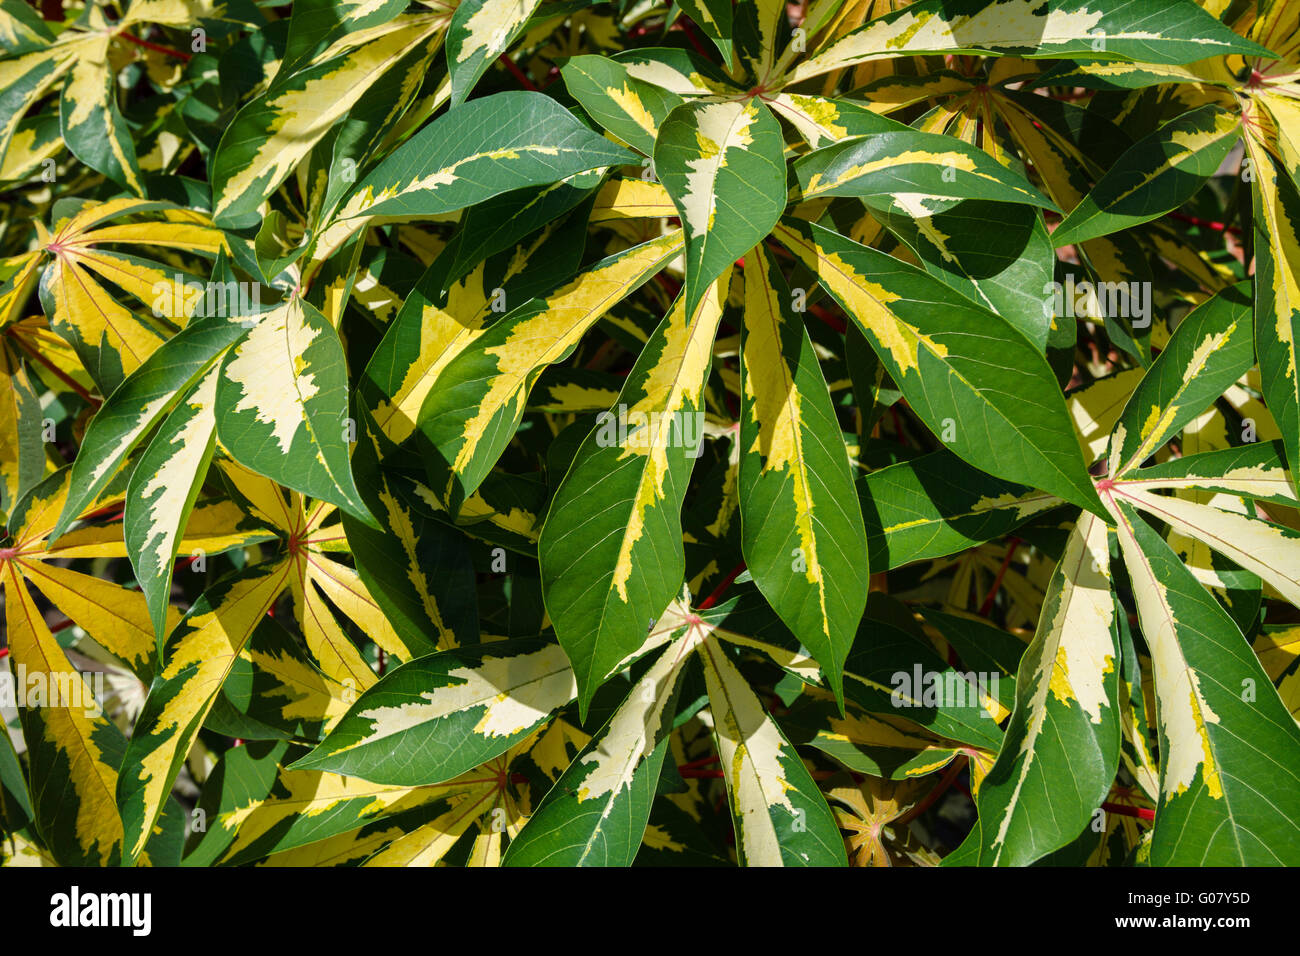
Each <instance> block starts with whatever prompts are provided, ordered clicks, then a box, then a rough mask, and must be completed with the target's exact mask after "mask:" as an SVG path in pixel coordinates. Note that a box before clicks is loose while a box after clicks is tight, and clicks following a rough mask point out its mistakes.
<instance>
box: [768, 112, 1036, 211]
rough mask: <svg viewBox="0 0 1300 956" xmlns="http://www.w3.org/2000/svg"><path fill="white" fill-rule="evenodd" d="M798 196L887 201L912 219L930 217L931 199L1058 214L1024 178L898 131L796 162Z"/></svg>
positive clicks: (946, 142) (970, 150)
mask: <svg viewBox="0 0 1300 956" xmlns="http://www.w3.org/2000/svg"><path fill="white" fill-rule="evenodd" d="M793 165H794V177H795V179H797V180H798V183H799V193H798V194H799V197H800V198H802V199H805V200H806V199H815V198H817V197H819V196H859V197H865V196H875V197H890V198H891V199H892V202H893V206H894V208H895V209H897V210H898V211H900V212H903V213H906V214H908V215H911V216H928V215H931V214H932V213H933V212H937V211H941V210H938V209H934V208H933V207H932V204H931V205H930V206H927V204H926V201H927V199H929V198H930V197H938V198H941V199H988V200H993V201H997V202H1011V203H1028V204H1029V205H1033V206H1043V207H1045V208H1047V209H1056V205H1055V203H1053V202H1052V201H1051V200H1050V199H1048V198H1047V197H1046V196H1044V195H1043V194H1042V193H1040V192H1039V191H1038V190H1037V189H1035V188H1034V187H1033V186H1031V185H1030V184H1029V182H1028V181H1027V180H1026V179H1025V178H1024V177H1023V176H1020V175H1018V174H1016V173H1014V172H1012V171H1011V170H1010V169H1008V168H1007V167H1005V166H1003V165H1002V164H1001V163H999V162H998V161H997V160H995V159H993V158H992V157H990V156H989V155H988V154H987V153H985V152H983V151H982V150H979V149H976V148H975V147H973V146H970V145H968V144H966V143H963V142H962V141H961V140H958V139H954V138H953V137H951V136H941V135H939V134H938V133H920V132H917V131H916V130H900V131H898V132H885V133H879V134H876V135H868V136H862V137H855V138H852V139H848V140H845V141H844V142H840V143H835V144H833V145H830V146H823V147H822V148H821V149H815V150H813V151H812V152H810V153H805V154H804V155H803V156H801V157H799V158H798V159H797V160H795V161H794V164H793Z"/></svg>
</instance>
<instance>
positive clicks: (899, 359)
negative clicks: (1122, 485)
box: [776, 220, 1101, 512]
mask: <svg viewBox="0 0 1300 956" xmlns="http://www.w3.org/2000/svg"><path fill="white" fill-rule="evenodd" d="M776 236H777V238H778V239H779V240H780V241H781V242H782V244H784V245H785V246H787V247H788V248H789V249H790V251H792V252H793V253H795V255H796V256H797V257H798V258H799V259H800V260H801V261H802V262H803V263H804V264H805V265H806V266H808V268H810V269H812V270H813V271H814V272H816V273H817V276H818V278H819V279H820V280H821V283H822V285H823V286H824V287H825V288H826V289H827V291H828V292H830V293H831V295H832V296H834V297H835V299H836V301H838V302H839V304H840V305H841V306H842V307H843V308H844V310H845V311H846V312H848V314H849V315H851V316H852V317H853V318H854V320H855V321H856V322H857V323H858V324H859V325H860V326H861V327H862V330H863V331H864V332H865V333H866V335H867V339H868V341H870V342H871V345H872V347H873V348H874V349H875V350H876V353H877V354H878V355H879V356H880V358H881V360H882V361H883V362H884V363H885V365H886V367H887V368H888V369H889V373H890V376H891V377H892V378H893V380H894V382H895V383H896V384H897V386H898V388H900V389H901V390H902V392H903V394H904V395H905V396H906V397H907V400H908V404H909V405H910V406H911V408H912V411H914V412H915V413H916V414H917V415H918V416H919V417H920V418H921V420H922V421H923V422H925V424H926V426H927V427H928V428H929V429H930V430H931V431H932V432H934V433H935V435H937V436H938V437H939V438H940V440H942V441H943V442H944V444H945V445H947V446H948V447H949V448H950V449H952V450H953V451H954V452H956V453H957V454H958V455H960V456H961V457H962V458H964V459H966V460H967V461H968V462H970V463H971V464H973V465H975V466H976V467H977V468H980V469H981V470H983V471H987V472H988V473H989V474H992V475H996V476H998V477H1000V478H1006V479H1008V480H1010V481H1016V482H1020V483H1023V484H1026V485H1031V486H1032V487H1035V488H1040V489H1042V490H1044V491H1047V492H1050V493H1052V494H1054V495H1057V496H1059V497H1061V498H1063V499H1065V500H1066V501H1069V502H1072V503H1074V504H1078V505H1082V506H1083V507H1086V508H1087V509H1088V510H1090V511H1094V512H1095V511H1099V510H1101V502H1100V500H1099V499H1098V498H1097V494H1096V492H1095V491H1094V489H1093V487H1092V482H1091V481H1090V480H1089V479H1088V473H1087V468H1086V466H1085V464H1084V461H1083V458H1082V455H1081V453H1080V450H1079V445H1078V442H1077V441H1076V440H1075V438H1074V435H1073V434H1072V431H1073V430H1072V429H1071V428H1070V427H1069V426H1068V425H1067V424H1066V422H1067V421H1068V414H1067V412H1066V409H1065V400H1064V398H1063V397H1062V396H1061V392H1060V389H1059V387H1058V386H1057V384H1056V376H1055V375H1054V374H1053V373H1052V370H1051V368H1050V367H1049V366H1048V364H1047V360H1046V358H1044V357H1043V355H1042V354H1041V353H1039V352H1038V351H1037V349H1035V348H1034V346H1033V344H1032V343H1031V342H1030V341H1029V340H1028V339H1026V338H1025V337H1024V336H1023V335H1022V334H1021V333H1020V332H1019V331H1018V330H1017V329H1016V328H1015V327H1014V326H1012V325H1011V324H1010V323H1008V322H1007V321H1006V320H1005V319H1003V318H1001V317H1000V316H998V315H996V314H995V313H992V312H987V311H985V310H983V309H981V308H980V307H979V306H977V305H975V304H974V303H973V302H971V301H970V300H968V299H965V298H962V297H961V296H958V295H957V294H956V293H954V292H952V290H950V289H949V288H948V287H947V286H946V285H944V284H943V283H942V282H940V281H939V280H938V279H935V278H933V277H931V276H929V275H926V274H925V273H924V272H921V271H920V270H919V269H916V268H915V267H913V266H909V265H906V264H905V263H902V262H900V261H899V260H897V259H894V258H893V257H892V256H888V255H885V254H884V253H881V252H877V251H876V250H874V249H869V248H867V247H866V246H861V245H858V244H857V243H856V242H852V241H851V240H848V239H845V238H844V237H843V236H840V235H838V234H836V233H834V232H831V231H830V230H828V229H823V228H822V227H821V226H817V225H812V224H806V223H801V222H798V221H796V220H786V221H785V222H783V223H782V224H781V226H779V227H778V228H777V230H776ZM938 302H942V303H943V308H942V310H939V309H936V308H935V303H938Z"/></svg>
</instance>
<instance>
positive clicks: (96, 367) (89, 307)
mask: <svg viewBox="0 0 1300 956" xmlns="http://www.w3.org/2000/svg"><path fill="white" fill-rule="evenodd" d="M137 215H150V216H153V217H157V218H160V219H161V220H162V221H143V222H130V221H127V222H117V223H110V220H114V219H120V218H123V217H127V216H137ZM42 239H43V241H42V246H43V249H44V254H45V255H47V256H50V257H51V259H50V260H49V263H48V265H46V267H45V269H44V271H43V272H42V274H41V284H40V295H41V301H42V303H43V304H44V305H45V309H46V312H47V314H49V315H50V317H51V319H50V327H51V328H52V329H53V330H54V331H55V332H57V333H58V334H59V335H61V336H62V337H63V338H64V339H66V340H67V341H68V343H69V344H70V345H72V347H73V348H74V349H76V352H77V355H78V356H79V357H80V359H81V361H82V363H83V364H84V365H85V367H86V370H87V371H88V372H89V373H90V375H91V377H92V378H93V379H94V381H95V383H96V384H97V385H98V386H99V387H100V390H101V391H102V392H104V393H105V394H108V393H110V392H111V391H112V390H113V389H115V388H116V387H117V385H118V384H119V383H120V382H121V381H122V380H123V378H125V377H126V376H128V375H130V374H131V373H132V372H134V371H135V370H136V369H137V368H139V367H140V365H141V364H142V363H144V361H145V360H146V359H147V358H148V357H149V356H150V355H151V354H152V353H153V352H154V351H155V350H156V349H157V348H159V347H160V346H161V345H162V343H163V342H164V341H165V340H166V338H167V335H168V333H169V332H170V331H171V326H173V325H174V326H180V325H184V324H185V323H186V321H187V320H188V318H189V316H190V314H191V313H192V312H193V311H194V310H195V309H196V308H197V307H198V306H199V304H200V303H201V302H202V301H203V299H204V296H197V297H196V296H194V295H193V293H192V292H189V291H187V290H185V289H182V288H180V287H179V286H178V275H179V282H185V281H187V280H188V279H189V278H190V277H189V276H188V275H186V274H184V273H182V272H181V270H178V269H176V268H174V267H167V266H164V265H162V264H160V263H158V262H154V261H151V260H147V259H143V258H139V257H137V256H135V255H128V254H126V253H123V252H119V251H118V250H117V249H116V248H113V247H116V246H118V245H120V244H129V245H130V246H132V247H146V248H147V247H153V250H151V253H152V254H153V255H158V256H160V257H161V256H162V255H165V254H166V252H167V251H168V250H172V249H179V250H184V251H188V252H193V253H197V254H200V255H212V254H215V253H216V252H218V251H219V250H220V248H221V247H222V244H223V242H224V240H223V239H222V237H221V234H220V233H219V232H218V231H217V230H215V229H213V228H212V226H211V225H210V224H209V222H208V219H207V217H206V216H204V215H202V214H201V213H197V212H192V211H190V210H187V209H178V208H176V207H175V206H172V205H171V204H169V203H165V202H149V201H145V200H136V199H114V200H110V201H109V202H104V203H87V204H85V205H84V206H83V207H82V208H81V209H80V210H78V211H76V212H75V213H74V214H73V215H71V216H68V217H66V218H64V217H61V216H56V217H55V221H54V223H53V225H52V227H51V229H50V234H49V236H48V237H45V236H42ZM106 247H107V248H106ZM105 282H108V283H111V284H112V285H114V286H116V287H117V288H120V289H121V290H123V291H124V292H126V293H128V294H129V295H130V296H131V297H132V298H134V299H136V300H138V301H139V302H140V303H141V304H142V305H143V307H144V308H143V309H139V308H134V309H133V308H131V307H128V305H125V304H123V303H122V302H121V301H119V300H118V299H117V298H116V297H115V296H114V295H113V294H111V293H110V292H109V291H108V289H107V288H105ZM223 291H224V290H223ZM145 309H147V310H149V312H151V313H152V314H151V315H150V316H149V317H148V318H145V317H143V316H142V314H141V313H143V311H144V310H145Z"/></svg>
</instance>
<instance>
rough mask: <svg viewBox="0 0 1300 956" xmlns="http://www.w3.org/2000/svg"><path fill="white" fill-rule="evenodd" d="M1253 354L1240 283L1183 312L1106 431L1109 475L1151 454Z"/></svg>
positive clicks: (1245, 366) (1250, 362) (1245, 292)
mask: <svg viewBox="0 0 1300 956" xmlns="http://www.w3.org/2000/svg"><path fill="white" fill-rule="evenodd" d="M1254 358H1255V350H1254V342H1253V340H1252V336H1251V300H1250V294H1249V290H1248V287H1247V285H1246V284H1245V283H1242V284H1240V285H1236V286H1231V287H1229V288H1227V289H1224V290H1223V291H1222V292H1220V293H1219V294H1218V295H1216V296H1214V298H1212V299H1209V300H1208V301H1206V302H1204V303H1202V304H1201V305H1200V306H1198V307H1197V308H1196V309H1194V310H1193V311H1192V312H1190V313H1189V314H1188V315H1187V316H1185V317H1184V318H1183V320H1182V322H1180V323H1179V325H1178V328H1177V329H1175V330H1174V334H1173V335H1172V336H1170V338H1169V344H1168V346H1166V348H1165V350H1164V351H1163V352H1161V353H1160V357H1159V358H1157V359H1156V360H1155V362H1154V363H1152V366H1151V369H1150V371H1148V372H1147V373H1146V375H1144V376H1143V378H1142V381H1141V382H1139V383H1138V386H1137V388H1135V389H1134V390H1133V394H1132V395H1131V396H1130V397H1129V400H1128V404H1126V405H1125V406H1124V413H1123V415H1121V416H1120V420H1119V423H1118V424H1117V425H1116V426H1115V431H1114V434H1113V435H1112V436H1111V442H1110V474H1111V476H1112V477H1120V476H1123V475H1127V474H1129V473H1131V472H1132V471H1133V469H1135V468H1137V467H1138V466H1139V465H1141V464H1142V462H1144V461H1145V460H1146V459H1148V458H1150V457H1151V456H1152V455H1154V454H1155V453H1156V450H1157V449H1158V448H1160V447H1161V446H1162V445H1164V444H1165V442H1167V441H1169V439H1170V438H1172V437H1173V436H1174V435H1176V434H1178V432H1180V431H1182V429H1183V427H1184V426H1185V425H1187V423H1188V422H1190V421H1191V420H1192V419H1193V418H1195V417H1196V416H1197V415H1200V414H1201V413H1202V412H1204V411H1205V409H1206V408H1207V407H1209V406H1210V405H1211V404H1213V403H1214V400H1215V399H1217V398H1218V397H1219V396H1220V395H1222V394H1223V392H1224V390H1225V389H1227V388H1228V387H1229V386H1230V385H1232V384H1233V383H1234V382H1236V381H1237V379H1239V378H1241V376H1243V375H1245V374H1246V372H1247V371H1248V370H1249V369H1250V367H1251V365H1253V364H1254Z"/></svg>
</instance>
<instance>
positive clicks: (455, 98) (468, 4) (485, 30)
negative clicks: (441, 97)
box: [447, 0, 541, 107]
mask: <svg viewBox="0 0 1300 956" xmlns="http://www.w3.org/2000/svg"><path fill="white" fill-rule="evenodd" d="M540 2H541V0H462V2H461V3H460V4H458V5H457V6H456V12H455V13H453V14H452V15H451V25H450V26H449V27H448V28H447V62H448V63H449V64H451V105H452V106H453V107H455V106H459V105H460V104H461V103H463V102H465V97H467V96H469V91H470V90H471V89H473V88H474V84H475V83H476V82H478V78H479V77H480V76H482V75H483V72H484V71H485V70H486V69H487V68H488V67H489V66H491V65H492V63H493V62H494V61H495V60H496V58H497V57H498V56H499V55H500V54H502V53H504V52H505V51H506V50H507V49H509V48H510V46H511V45H512V44H513V43H514V42H515V38H516V37H517V36H519V34H520V33H522V32H523V30H524V28H525V27H526V26H528V18H529V17H530V16H532V14H533V11H534V10H536V9H537V5H538V3H540Z"/></svg>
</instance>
